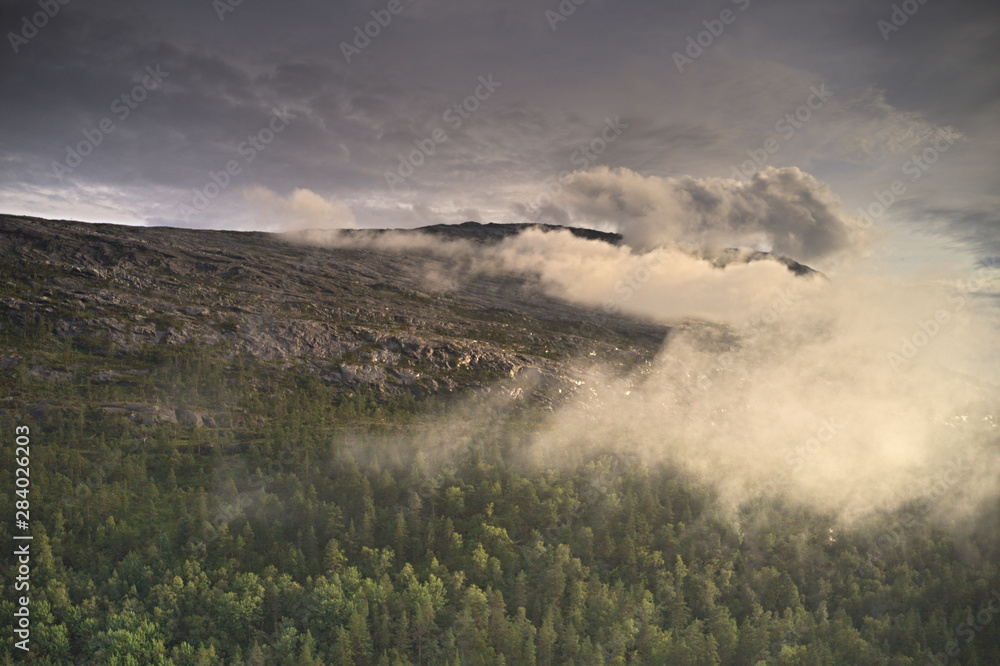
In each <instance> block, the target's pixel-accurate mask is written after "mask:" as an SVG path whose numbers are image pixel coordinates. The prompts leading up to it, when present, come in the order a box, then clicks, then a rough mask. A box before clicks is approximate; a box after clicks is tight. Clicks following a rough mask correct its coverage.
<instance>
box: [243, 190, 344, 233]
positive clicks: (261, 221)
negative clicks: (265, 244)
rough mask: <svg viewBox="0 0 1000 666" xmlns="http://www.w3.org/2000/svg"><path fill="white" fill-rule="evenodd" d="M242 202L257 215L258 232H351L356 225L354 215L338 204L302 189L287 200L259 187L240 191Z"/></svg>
mask: <svg viewBox="0 0 1000 666" xmlns="http://www.w3.org/2000/svg"><path fill="white" fill-rule="evenodd" d="M243 194H244V197H245V198H246V200H247V201H248V202H249V203H250V204H251V205H253V206H254V207H255V209H256V211H257V223H258V226H259V228H262V229H268V230H280V231H298V230H302V229H351V228H354V227H355V226H357V225H356V223H355V220H354V214H353V213H352V212H351V209H350V208H348V207H347V205H345V204H343V203H341V202H339V201H328V200H326V199H324V198H323V197H321V196H320V195H318V194H316V193H315V192H313V191H311V190H307V189H303V188H298V189H296V190H294V191H293V192H292V193H291V194H290V195H288V196H287V197H283V196H281V195H280V194H278V193H276V192H274V191H273V190H270V189H268V188H266V187H263V186H260V185H258V186H255V187H251V188H248V189H247V190H245V191H244V193H243Z"/></svg>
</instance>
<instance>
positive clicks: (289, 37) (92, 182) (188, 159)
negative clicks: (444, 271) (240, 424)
mask: <svg viewBox="0 0 1000 666" xmlns="http://www.w3.org/2000/svg"><path fill="white" fill-rule="evenodd" d="M0 26H2V28H3V32H4V43H3V44H2V45H0V211H2V212H5V213H12V214H27V215H36V216H40V217H49V218H65V219H78V220H86V221H93V222H115V223H125V224H137V225H169V226H177V227H188V228H215V229H244V230H249V229H257V230H267V231H282V230H286V229H294V228H311V227H321V228H340V227H348V228H349V227H358V228H368V227H416V226H422V225H427V224H436V223H458V222H463V221H466V220H475V221H480V222H499V223H503V222H525V221H529V222H546V223H553V224H569V225H578V226H587V227H594V228H601V229H616V230H627V228H628V227H629V225H630V224H632V222H631V221H632V220H634V219H642V220H643V222H642V225H640V228H638V230H636V229H632V231H633V232H635V233H634V234H633V235H634V237H635V238H636V239H637V240H638V241H639V242H642V241H643V240H644V239H645V240H650V239H655V238H657V237H659V236H658V235H657V234H658V233H659V231H658V229H659V227H658V226H657V225H662V226H664V227H665V228H668V229H673V231H672V232H671V238H673V239H679V240H691V239H692V238H693V239H695V240H703V239H704V238H706V237H707V236H706V235H705V233H703V232H704V230H700V229H699V228H698V226H697V224H694V223H691V222H690V221H687V222H683V223H681V222H678V221H677V220H676V219H675V218H677V217H678V216H686V217H685V219H686V220H690V219H694V218H691V215H690V213H691V211H692V210H694V209H697V211H700V213H699V214H701V217H700V218H698V219H702V220H704V219H707V217H706V216H705V215H704V211H705V210H714V209H715V208H717V207H718V206H719V205H720V204H719V202H720V201H722V202H723V204H722V205H723V207H724V208H725V209H726V210H727V211H729V212H728V213H727V215H729V217H728V218H727V219H728V222H727V223H726V229H730V230H731V229H732V228H736V227H739V225H740V224H742V222H741V220H742V219H743V217H742V216H743V215H745V214H747V211H753V210H757V209H758V208H756V207H759V206H760V205H769V204H767V202H773V201H774V200H775V197H778V198H780V197H781V196H784V195H783V194H781V193H783V192H787V191H789V190H788V187H791V185H789V183H791V184H792V185H794V184H798V185H797V186H801V187H800V188H799V189H797V190H795V193H794V197H793V198H794V201H792V199H781V201H782V205H783V206H785V208H784V209H782V210H786V209H787V210H788V211H792V210H793V209H794V210H796V211H799V212H801V210H802V207H803V206H805V209H806V211H807V212H806V215H805V218H806V219H811V217H814V216H813V214H812V212H811V211H812V210H813V208H812V206H813V203H814V202H816V201H820V202H822V205H821V206H820V208H822V211H821V213H822V215H826V214H828V213H829V214H833V215H838V216H841V217H843V218H853V219H854V222H856V223H858V224H860V225H861V226H862V227H863V228H865V229H866V231H867V232H870V234H869V235H868V236H866V238H867V239H868V242H869V243H870V244H871V247H876V248H879V249H878V253H877V256H878V258H879V261H880V262H881V263H882V264H883V265H885V266H890V267H891V268H892V270H894V271H896V272H897V273H898V274H900V275H905V274H907V272H908V271H921V270H925V269H928V268H929V267H937V268H938V269H941V270H943V271H945V272H947V271H948V270H952V269H955V270H957V269H958V268H959V267H960V268H962V269H968V268H969V267H970V266H974V265H975V264H976V262H980V263H983V262H986V263H989V264H990V265H995V264H996V257H997V256H1000V212H998V211H1000V205H998V204H1000V170H998V168H997V166H998V160H997V157H998V153H1000V150H998V149H1000V39H998V36H1000V35H998V29H997V28H998V26H1000V9H998V7H997V5H996V3H995V2H986V1H982V2H975V1H961V2H945V1H944V0H924V1H923V2H922V3H921V2H920V1H919V0H908V1H907V2H900V3H895V4H894V3H890V2H871V1H868V0H866V1H864V2H862V1H861V0H847V1H845V2H816V1H814V0H807V1H802V0H798V1H797V2H792V1H791V0H785V1H783V0H713V1H704V0H691V1H688V2H672V3H660V2H652V1H645V0H637V1H634V2H622V1H617V2H616V1H614V0H583V1H582V2H581V0H563V1H562V2H558V1H556V0H543V1H541V2H538V1H532V2H528V1H527V0H507V1H501V2H492V3H455V2H449V3H446V2H444V1H443V0H391V1H390V0H377V1H374V2H350V1H345V2H337V3H323V2H316V1H309V0H302V1H298V2H295V1H293V2H283V3H281V4H278V3H263V2H260V1H259V0H242V1H239V0H214V2H213V1H212V0H199V1H198V2H190V1H184V0H181V1H177V2H171V3H150V2H133V3H123V2H115V3H112V2H106V1H102V0H90V1H88V2H83V1H82V0H67V1H66V2H65V4H62V3H61V2H59V1H58V0H42V1H41V2H39V1H37V0H36V1H35V2H21V1H13V2H11V1H6V0H5V1H4V2H2V3H0ZM366 33H367V34H366ZM789 196H792V195H789ZM769 197H770V198H769ZM734 202H735V203H734ZM761 202H764V203H763V204H762V203H761ZM802 202H806V203H804V204H803V203H802ZM831 210H834V212H833V213H830V211H831ZM860 211H864V212H866V213H867V219H866V218H864V217H862V216H861V212H860ZM793 212H794V211H793ZM772 217H773V216H772ZM800 217H801V216H800ZM790 219H791V220H793V222H789V220H790ZM796 219H799V218H797V217H795V215H792V217H791V218H789V217H787V216H785V215H784V213H782V220H783V222H780V224H779V227H780V228H779V229H777V230H776V229H774V228H773V226H771V225H770V223H761V224H756V225H755V226H753V228H752V229H745V228H743V227H740V229H741V232H740V234H738V237H737V236H726V234H723V238H720V239H719V240H720V242H723V243H725V242H733V243H735V242H741V243H744V244H750V245H754V246H756V247H759V248H760V249H775V250H776V251H777V250H778V249H782V248H784V249H786V250H787V251H788V253H790V254H792V255H795V254H798V256H797V257H796V258H800V259H815V260H817V261H819V262H820V263H821V262H822V259H823V258H824V256H826V254H827V251H828V250H831V249H836V248H837V247H839V245H838V244H842V241H843V239H840V238H836V239H834V238H832V237H824V239H819V240H817V239H815V238H813V239H812V240H810V239H804V238H803V237H802V235H801V234H799V233H798V232H797V231H796V229H795V228H794V226H790V225H793V223H794V224H797V222H794V220H796ZM776 224H778V223H776ZM751 232H752V233H751ZM827 236H829V234H827ZM873 239H874V240H873Z"/></svg>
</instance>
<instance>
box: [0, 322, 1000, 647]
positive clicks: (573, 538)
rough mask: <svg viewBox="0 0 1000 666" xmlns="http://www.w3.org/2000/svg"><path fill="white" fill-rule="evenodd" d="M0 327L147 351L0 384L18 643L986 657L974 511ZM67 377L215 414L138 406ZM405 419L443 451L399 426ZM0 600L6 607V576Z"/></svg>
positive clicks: (993, 563) (989, 551)
mask: <svg viewBox="0 0 1000 666" xmlns="http://www.w3.org/2000/svg"><path fill="white" fill-rule="evenodd" d="M5 334H6V335H7V337H6V338H5V343H6V344H7V346H8V347H12V346H17V347H18V348H21V349H24V348H28V347H33V348H34V349H35V350H36V353H37V354H39V355H41V356H45V357H46V358H48V359H49V361H51V363H52V364H53V367H60V364H63V366H65V367H66V368H70V367H75V368H77V369H80V368H81V367H87V365H88V364H94V363H98V364H101V365H103V366H105V367H106V366H107V365H108V364H109V363H110V364H111V365H115V364H118V365H120V366H121V367H123V368H124V367H125V366H129V367H132V368H135V367H136V366H142V364H143V363H145V366H142V367H144V368H145V369H146V370H148V372H144V373H143V374H137V375H135V376H134V381H131V382H130V384H128V385H127V386H124V387H123V386H122V385H115V386H109V385H107V384H100V383H97V382H94V381H90V380H82V381H80V380H74V381H54V380H52V379H51V377H49V378H46V377H38V376H35V375H33V374H32V373H31V372H29V371H27V370H25V368H24V366H23V365H19V366H15V367H14V368H12V369H11V372H9V373H7V374H5V375H4V377H3V397H4V398H5V402H6V405H5V410H4V413H3V417H2V418H3V423H2V427H3V431H4V432H5V433H13V432H14V428H15V427H16V426H17V425H22V424H29V425H30V429H31V442H32V444H31V451H30V455H31V468H32V475H31V491H30V493H31V495H30V498H31V507H32V513H31V519H32V521H33V530H34V534H35V540H34V542H33V565H32V567H33V568H32V573H31V583H30V585H31V590H30V594H31V605H30V612H31V619H32V624H31V626H32V642H33V650H32V652H31V653H30V655H29V656H28V658H27V660H26V663H37V664H53V665H55V664H58V665H63V664H102V665H132V664H135V665H145V664H177V665H182V664H183V665H188V664H191V665H194V664H198V665H210V664H282V665H285V664H287V665H318V664H330V665H333V664H338V665H339V664H452V665H457V664H510V665H515V664H517V665H521V664H685V665H687V664H691V665H693V664H706V665H709V664H803V665H805V664H809V665H812V664H931V663H966V664H995V663H998V660H1000V622H998V620H1000V618H998V617H997V616H998V613H1000V570H998V563H1000V559H998V545H1000V544H998V543H997V531H996V525H997V521H998V519H1000V508H998V507H997V506H993V507H992V508H991V509H988V510H987V511H986V512H985V514H984V515H982V516H981V517H980V518H979V521H980V522H979V523H978V524H975V525H968V524H962V525H959V524H953V525H947V524H942V523H941V521H939V520H936V519H935V520H931V519H930V518H929V517H928V514H929V511H930V509H929V507H928V506H922V505H915V506H911V507H906V508H905V509H904V510H902V511H901V512H900V513H897V514H893V515H885V516H880V517H879V518H878V519H877V520H876V519H872V520H868V521H866V522H864V523H860V524H856V525H852V526H850V527H849V528H843V529H842V528H841V527H840V526H838V525H836V524H835V522H834V520H833V518H832V517H829V516H824V515H818V514H817V513H816V512H814V511H810V510H808V509H804V508H800V507H797V506H795V505H794V504H783V503H782V502H780V501H779V500H777V499H773V498H772V499H765V498H761V499H759V500H756V501H752V502H747V503H746V504H744V505H742V506H741V507H739V510H738V513H737V514H736V515H733V514H731V513H726V512H723V511H722V510H721V509H720V508H719V506H718V503H717V502H716V501H715V497H714V496H713V491H712V489H711V488H707V487H703V486H700V485H699V484H697V483H695V482H693V481H692V480H690V479H687V478H685V476H684V475H683V474H680V473H678V472H677V471H676V470H673V469H671V468H670V467H669V466H666V465H660V466H650V465H647V464H646V463H642V462H639V461H636V460H632V459H630V458H629V457H628V456H622V455H616V454H615V453H614V449H613V447H611V448H609V449H608V451H607V452H606V453H598V454H595V455H593V456H590V457H588V458H587V459H586V460H584V461H583V462H581V463H580V464H574V465H572V466H566V467H564V468H554V469H540V468H537V467H535V466H532V465H529V464H525V463H524V461H523V457H522V456H520V455H519V452H521V451H522V450H523V448H524V447H525V446H527V444H528V442H529V441H530V438H531V434H532V432H533V430H534V429H535V428H537V427H539V426H540V424H542V423H543V422H544V418H545V409H544V408H543V407H539V406H538V405H534V404H533V403H532V401H531V400H524V401H518V402H511V403H507V404H505V405H504V406H502V407H492V408H490V409H489V410H487V411H480V412H479V414H478V418H477V419H475V421H473V420H472V419H464V420H463V419H461V418H455V410H456V409H457V408H456V407H455V403H456V401H455V400H451V401H449V400H444V399H440V398H438V397H435V396H427V397H425V398H421V399H416V398H414V397H413V396H410V395H407V396H406V397H394V398H388V397H386V396H381V397H380V396H378V395H374V394H370V393H365V392H363V391H361V392H345V391H342V390H339V389H338V390H334V389H332V388H331V387H329V386H327V385H325V384H324V383H323V382H321V381H319V380H317V379H316V378H314V377H306V376H299V375H296V374H294V373H288V372H284V371H282V370H281V369H280V368H277V367H275V366H273V365H268V364H266V363H261V362H257V361H255V360H253V359H250V358H236V359H229V360H226V359H223V358H221V357H218V356H212V355H209V354H206V353H205V352H204V350H201V349H198V348H196V347H191V346H180V347H178V348H175V349H170V350H167V351H163V352H160V353H159V354H158V355H157V356H156V357H155V358H142V359H136V358H126V357H125V356H124V355H117V356H116V354H115V353H114V352H113V351H108V350H107V349H96V350H95V349H91V348H90V347H88V346H87V345H86V344H80V343H79V341H77V343H72V342H64V341H60V340H59V339H58V338H55V337H52V336H51V335H49V334H48V333H47V330H46V327H45V326H41V327H40V328H38V327H36V328H31V327H28V326H24V327H21V328H14V327H7V330H6V332H5ZM82 375H83V373H79V372H78V373H77V376H82ZM37 396H45V401H44V402H42V403H41V404H39V405H35V406H33V407H31V408H30V409H29V408H28V407H27V405H28V403H29V402H30V401H29V400H28V398H29V397H31V398H34V397H37ZM95 397H96V398H99V399H100V400H102V401H105V402H112V401H114V400H116V399H119V400H133V401H134V400H146V401H150V402H155V401H156V400H157V398H160V399H162V398H165V397H169V398H170V399H171V400H173V401H175V402H178V403H179V404H184V405H189V406H192V407H193V406H195V405H198V404H207V403H211V404H215V405H220V404H225V405H228V414H222V415H220V416H219V419H220V421H222V422H220V423H219V424H218V427H217V428H212V429H207V428H194V427H191V426H190V425H185V424H183V423H177V424H173V423H166V424H164V423H161V424H157V425H152V426H151V425H143V424H141V423H136V422H135V420H133V419H129V418H126V417H125V416H123V415H121V414H115V413H108V411H107V410H103V411H102V410H96V409H94V408H92V407H87V406H85V405H87V404H90V403H92V402H93V401H94V399H95ZM32 404H34V403H32ZM248 415H252V418H248ZM227 420H228V423H227V422H226V421H227ZM428 431H430V432H431V435H430V437H431V438H440V439H441V440H442V441H443V442H444V441H445V440H446V441H447V444H448V452H449V453H448V455H446V456H444V457H442V456H437V457H435V455H434V454H433V452H431V451H427V450H425V449H424V448H423V447H422V446H418V445H415V444H413V442H416V441H418V440H417V439H416V438H414V437H412V435H413V433H415V432H423V433H424V434H423V436H422V438H421V439H420V441H426V440H427V432H428ZM5 436H6V435H5ZM665 436H669V435H665ZM8 439H12V437H10V438H8ZM2 455H3V469H5V470H10V469H12V468H13V466H14V460H13V448H12V447H11V446H5V447H3V449H2ZM0 484H2V485H0V488H2V490H3V495H4V496H5V497H14V496H15V495H14V491H15V488H14V483H13V477H12V476H11V475H9V474H5V475H4V476H3V478H2V481H0ZM12 525H13V521H12V520H5V521H3V523H2V525H0V531H2V538H3V541H4V543H8V544H9V543H13V542H12V541H11V537H12V534H11V532H12ZM0 608H2V614H3V616H4V617H6V618H11V617H12V614H13V612H14V604H13V602H12V599H11V597H10V596H9V595H8V596H5V597H4V599H3V601H2V606H0ZM0 640H2V641H3V650H2V652H3V654H4V655H5V657H4V663H14V659H13V657H12V655H14V654H15V651H14V649H13V640H14V639H13V638H12V636H11V635H10V633H9V632H8V633H7V634H6V635H4V636H3V638H2V639H0ZM949 651H950V652H951V654H949Z"/></svg>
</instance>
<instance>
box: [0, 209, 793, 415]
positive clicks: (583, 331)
mask: <svg viewBox="0 0 1000 666" xmlns="http://www.w3.org/2000/svg"><path fill="white" fill-rule="evenodd" d="M528 226H531V225H492V224H490V225H481V224H476V223H471V222H470V223H466V224H462V225H455V226H443V225H442V226H436V227H428V228H425V229H423V230H416V231H411V232H399V233H404V234H406V233H424V234H431V235H434V236H440V237H445V238H449V239H457V238H462V239H466V240H469V241H472V242H476V243H483V244H489V243H495V242H499V241H501V240H502V239H503V238H506V237H508V236H510V235H512V234H516V233H520V232H521V231H522V230H523V229H524V228H526V227H528ZM572 232H573V233H574V234H577V235H579V236H581V237H584V238H589V239H591V240H593V241H595V242H608V243H618V242H620V240H621V239H620V237H619V236H617V235H615V234H606V233H601V232H596V231H590V230H583V229H576V230H572ZM357 233H372V232H357ZM741 260H742V258H741ZM0 264H2V268H3V270H2V272H0V327H3V328H7V327H13V328H15V329H19V330H31V329H32V327H35V328H41V329H44V330H46V331H48V332H50V333H51V334H53V335H55V336H56V337H57V338H58V339H60V340H63V341H66V342H67V343H71V344H72V345H73V346H75V347H76V348H78V349H81V350H85V351H87V352H88V353H91V354H94V355H97V356H108V357H111V356H121V355H140V356H141V355H146V356H149V355H153V356H154V357H155V355H156V354H157V353H159V352H160V351H162V350H165V349H171V348H177V347H181V346H185V345H186V346H188V347H192V348H198V349H210V350H212V354H214V355H217V356H218V355H222V356H223V357H224V358H228V359H237V358H239V357H241V356H249V357H252V358H254V359H256V360H258V361H261V362H268V363H276V364H279V365H280V366H281V367H283V368H291V369H294V370H295V371H297V372H301V373H305V374H309V375H313V376H315V377H317V378H319V380H321V381H323V382H326V383H327V384H328V385H330V386H335V387H337V388H338V390H343V391H356V390H358V389H362V388H364V389H372V390H375V391H378V392H383V393H386V394H401V393H406V392H410V393H413V394H415V395H426V394H428V393H434V392H441V391H450V390H455V389H467V388H472V389H475V388H481V387H484V386H486V385H488V384H490V383H491V382H494V381H497V380H501V379H507V380H517V381H523V380H526V379H530V381H532V382H538V381H550V382H557V383H558V382H561V383H563V384H565V385H566V386H567V387H571V386H576V385H577V384H576V383H575V381H574V380H575V379H576V378H575V377H574V376H573V370H572V369H571V367H572V366H571V364H570V363H569V361H571V360H572V359H574V358H578V357H584V356H585V357H590V358H593V357H597V358H598V359H599V360H600V361H601V362H602V363H604V364H605V365H610V366H616V365H617V366H621V367H630V366H632V365H634V364H636V363H640V362H642V361H644V360H646V359H648V358H649V357H650V356H651V355H652V354H653V353H654V352H655V350H656V349H657V348H658V347H659V346H660V344H661V343H662V341H663V339H664V337H665V336H666V335H667V334H668V330H667V328H665V327H663V326H659V325H654V324H651V323H648V322H644V321H640V320H637V319H632V318H628V317H625V316H621V317H614V318H611V319H610V320H609V318H608V317H606V316H603V315H602V314H600V313H597V312H593V311H588V310H585V309H581V308H578V307H575V306H572V305H569V304H567V303H564V302H561V301H557V300H555V299H552V298H549V297H546V296H544V295H542V294H540V293H539V292H538V290H536V289H532V288H531V285H529V284H528V283H527V281H526V278H524V277H522V276H517V275H506V276H497V275H491V276H483V275H477V274H475V273H474V272H472V273H468V272H466V273H460V274H459V275H460V276H461V280H452V281H451V282H450V283H449V284H448V285H447V288H446V289H441V288H440V285H439V284H431V283H429V282H428V279H427V276H428V275H431V274H437V275H440V274H447V273H448V271H449V270H450V269H451V268H453V267H452V266H449V265H448V264H447V260H445V259H441V258H440V257H435V256H432V255H430V254H421V253H419V252H413V251H407V252H405V253H404V252H385V251H376V250H360V249H330V248H322V247H313V246H305V245H301V244H295V243H292V242H291V241H290V240H289V239H287V238H285V237H283V236H280V235H274V234H264V233H245V232H227V231H205V230H182V229H171V228H162V227H154V228H138V227H122V226H114V225H99V224H85V223H75V222H62V221H49V220H40V219H37V218H26V217H14V216H0ZM797 266H798V265H796V267H793V266H791V265H789V268H790V269H792V270H799V269H798V268H797ZM803 268H804V267H803ZM26 276H27V277H26ZM0 330H2V329H0ZM17 351H18V350H9V351H8V352H5V353H4V355H3V356H2V358H0V369H3V370H4V371H13V369H14V368H17V367H23V368H24V369H25V370H26V371H28V372H30V373H31V375H32V376H33V377H36V378H39V379H44V380H46V381H52V382H71V381H72V382H79V381H87V382H90V383H92V384H105V385H106V384H128V383H129V382H136V381H140V380H141V379H142V375H141V373H142V372H143V371H142V370H135V369H121V368H112V367H108V368H104V369H101V370H99V371H96V372H94V371H90V372H89V373H88V372H84V371H82V370H80V369H79V368H73V367H48V366H47V365H45V364H44V363H41V362H35V361H32V360H29V359H25V358H21V355H20V354H16V353H15V352H17ZM101 409H104V410H111V412H113V413H121V414H123V415H125V416H127V417H128V418H131V419H133V420H136V421H138V422H157V421H163V420H166V421H170V422H177V423H178V424H180V425H182V426H188V427H212V426H213V424H214V423H215V422H216V420H217V418H218V415H215V416H213V415H212V414H207V413H197V412H195V411H192V410H187V409H180V408H178V407H177V406H173V407H169V408H168V407H163V408H160V407H154V406H149V405H145V406H142V405H135V404H132V405H125V404H114V405H104V406H101Z"/></svg>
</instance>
